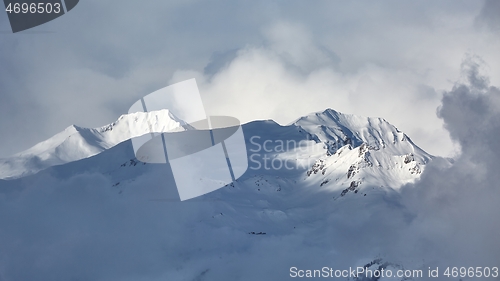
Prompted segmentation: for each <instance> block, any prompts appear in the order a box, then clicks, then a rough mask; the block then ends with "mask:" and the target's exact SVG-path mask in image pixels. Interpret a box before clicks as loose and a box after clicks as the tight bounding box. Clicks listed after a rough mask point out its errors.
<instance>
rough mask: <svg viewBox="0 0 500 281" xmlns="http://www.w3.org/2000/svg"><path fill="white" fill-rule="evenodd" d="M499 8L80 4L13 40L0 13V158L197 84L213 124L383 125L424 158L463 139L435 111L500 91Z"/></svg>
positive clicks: (93, 0) (456, 4)
mask: <svg viewBox="0 0 500 281" xmlns="http://www.w3.org/2000/svg"><path fill="white" fill-rule="evenodd" d="M498 14H500V4H499V2H498V1H494V0H489V1H439V2H438V1H434V2H418V1H377V2H373V1H364V2H355V3H351V2H345V1H316V2H314V3H311V2H309V1H239V2H234V1H216V2H207V1H194V0H193V1H147V2H144V1H141V2H139V1H120V4H119V5H118V4H117V3H116V2H112V1H97V0H82V1H80V3H79V4H78V6H76V7H75V8H74V9H73V10H72V11H71V12H69V13H68V14H66V15H65V16H63V17H60V18H58V19H56V20H53V21H51V22H49V23H47V24H44V25H41V26H38V27H35V28H33V29H30V30H27V31H24V32H20V33H16V34H12V33H11V31H10V26H9V24H8V20H7V16H6V13H0V132H1V136H0V157H7V156H10V155H12V154H15V153H17V152H20V151H23V150H25V149H27V148H29V147H31V146H32V145H34V144H36V143H38V142H40V141H43V140H45V139H47V138H49V137H51V136H53V135H54V134H56V133H58V132H60V131H62V130H64V129H65V128H66V127H68V126H70V125H72V124H76V125H78V126H82V127H100V126H103V125H106V124H108V123H111V122H113V121H115V120H116V119H118V117H119V116H120V115H122V114H125V113H127V112H128V109H129V107H130V106H131V105H132V104H133V103H134V102H135V101H136V100H138V99H140V98H141V97H142V96H144V95H147V94H149V93H151V92H153V91H155V90H157V89H160V88H162V87H165V86H167V85H169V84H172V83H175V82H179V81H182V80H185V79H189V78H196V80H197V82H198V86H199V88H200V92H201V94H202V97H203V101H204V103H205V107H206V111H207V113H208V114H213V115H230V116H234V117H237V118H238V119H239V120H240V121H241V122H242V123H246V122H249V121H252V120H257V119H273V120H276V121H277V122H278V123H280V124H283V125H285V124H288V123H290V122H293V121H294V120H295V119H298V118H299V117H301V116H303V115H306V114H309V113H311V112H314V111H322V110H324V109H326V108H332V109H335V110H337V111H340V112H343V113H351V114H357V115H364V116H374V117H383V118H385V119H386V120H388V121H389V122H390V123H392V124H393V125H395V126H396V127H398V128H399V129H400V130H402V131H404V132H405V133H407V134H408V135H409V136H410V137H411V138H412V140H413V141H414V142H415V143H416V144H417V145H419V146H420V147H422V148H423V149H424V150H426V151H427V152H429V153H431V154H434V155H439V156H449V157H456V156H457V155H459V153H460V151H461V143H460V142H459V141H457V140H456V139H453V138H452V137H450V133H449V131H448V130H446V129H445V128H444V124H445V121H444V119H443V118H440V116H439V115H438V112H439V108H440V106H442V105H441V100H442V98H443V95H444V94H445V93H446V92H447V91H449V89H450V88H452V87H453V86H454V85H456V84H457V83H460V82H461V81H462V82H463V81H468V74H467V72H464V71H463V69H464V68H463V67H462V66H463V64H464V62H467V61H469V60H470V59H471V58H474V60H477V61H481V63H480V66H481V67H479V68H478V70H477V71H478V72H480V73H481V75H485V76H486V77H489V82H490V83H491V85H500V64H499V62H500V52H498V50H499V49H500V19H499V18H498V16H497V15H498Z"/></svg>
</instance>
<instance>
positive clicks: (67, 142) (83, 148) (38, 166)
mask: <svg viewBox="0 0 500 281" xmlns="http://www.w3.org/2000/svg"><path fill="white" fill-rule="evenodd" d="M184 125H186V123H185V122H184V121H182V120H180V119H179V118H177V117H176V116H174V115H173V114H172V113H171V112H169V111H168V110H166V109H165V110H160V111H153V112H146V113H144V112H137V113H133V114H127V115H122V116H120V118H118V120H117V121H116V122H114V123H111V124H109V125H106V126H104V127H100V128H94V129H90V128H82V127H79V126H75V125H72V126H69V127H68V128H66V129H65V130H64V131H62V132H60V133H59V134H57V135H55V136H53V137H51V138H50V139H48V140H46V141H43V142H41V143H39V144H37V145H35V146H33V147H31V148H30V149H28V150H25V151H23V152H20V153H17V154H15V155H13V156H12V157H9V158H4V159H1V158H0V179H12V178H18V177H22V176H27V175H30V174H34V173H37V172H39V171H41V170H44V169H46V168H48V167H51V166H55V165H62V164H65V163H69V162H73V161H77V160H80V159H84V158H88V157H91V156H94V155H96V154H99V153H101V152H103V151H104V150H106V149H109V148H111V147H114V146H115V145H117V144H119V143H121V142H124V141H126V140H129V139H131V138H133V137H138V136H142V135H144V134H147V133H149V132H150V131H153V132H165V131H171V130H174V129H176V128H182V126H184Z"/></svg>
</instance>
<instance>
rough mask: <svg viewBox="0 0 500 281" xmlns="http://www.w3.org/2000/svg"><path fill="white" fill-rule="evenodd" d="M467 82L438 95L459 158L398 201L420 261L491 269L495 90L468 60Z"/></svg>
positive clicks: (498, 130) (494, 250) (496, 251)
mask: <svg viewBox="0 0 500 281" xmlns="http://www.w3.org/2000/svg"><path fill="white" fill-rule="evenodd" d="M462 66H463V67H462V69H463V71H464V74H466V77H467V80H466V81H463V83H457V84H456V85H455V86H454V87H453V89H452V90H451V91H448V92H446V93H445V94H444V96H443V99H442V106H441V107H440V109H439V116H440V117H441V118H442V119H443V120H444V122H445V127H446V129H447V130H448V131H449V132H450V135H451V137H452V139H453V140H454V141H456V142H458V143H459V145H460V147H461V148H462V149H461V151H462V152H461V154H460V156H459V157H458V158H457V159H456V160H455V162H454V164H453V165H452V166H451V167H450V168H443V167H439V166H438V165H434V166H433V165H431V166H430V167H428V168H427V169H426V171H425V173H424V174H423V176H422V179H421V180H420V181H419V182H418V183H416V184H415V185H413V186H407V187H406V188H405V189H404V196H403V198H404V202H405V204H406V206H408V208H409V209H410V210H411V211H412V212H414V213H415V214H416V215H417V216H416V218H415V220H414V221H413V222H412V223H411V224H410V227H409V229H408V230H409V232H414V233H413V234H410V233H408V234H409V237H412V236H413V235H415V236H416V237H415V239H416V238H417V237H418V239H420V240H421V243H418V241H416V240H414V241H413V243H411V244H412V245H414V246H415V249H418V247H419V246H421V245H422V243H425V244H426V247H425V248H422V249H425V250H427V249H431V250H430V251H429V252H427V253H425V252H421V253H419V255H420V256H423V257H426V258H427V259H428V260H432V259H434V260H437V261H438V262H439V264H441V265H443V266H444V265H446V264H448V265H450V266H451V265H452V264H462V265H467V266H469V265H470V266H480V265H482V266H494V263H495V261H498V260H499V259H500V246H499V244H498V239H497V238H496V237H498V235H500V226H499V222H500V220H499V217H498V213H499V211H500V209H499V207H498V206H499V205H498V199H499V198H500V189H499V188H498V187H499V186H498V183H499V182H500V177H499V175H498V167H499V162H498V159H500V153H499V152H498V149H497V144H496V143H497V141H498V138H499V137H500V90H499V89H498V88H497V87H494V86H489V84H488V82H487V81H488V78H487V77H485V76H482V75H481V74H480V73H479V72H478V69H479V68H480V66H481V60H480V58H478V57H475V56H469V57H468V58H466V60H464V63H463V64H462Z"/></svg>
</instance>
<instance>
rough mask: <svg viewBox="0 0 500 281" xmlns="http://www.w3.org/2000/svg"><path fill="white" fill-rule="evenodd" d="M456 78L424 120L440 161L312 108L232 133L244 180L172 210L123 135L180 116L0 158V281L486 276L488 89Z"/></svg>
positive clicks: (387, 134)
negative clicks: (448, 151)
mask: <svg viewBox="0 0 500 281" xmlns="http://www.w3.org/2000/svg"><path fill="white" fill-rule="evenodd" d="M470 68H471V71H470V73H472V74H471V75H472V76H471V79H469V80H468V81H467V82H466V83H464V84H457V85H456V86H455V87H453V89H452V90H451V91H449V92H447V93H445V95H444V98H443V101H442V102H443V105H442V107H441V108H440V109H439V114H440V116H441V118H443V120H444V121H445V123H446V126H447V128H448V130H449V131H450V134H451V136H452V137H453V138H454V139H455V140H456V141H457V142H459V144H460V145H461V146H462V154H461V155H460V156H459V157H457V158H456V159H454V160H453V161H450V160H449V159H444V158H439V157H434V156H431V155H429V154H428V153H426V152H425V151H423V150H422V149H420V148H419V147H418V146H417V145H416V144H415V143H413V142H412V140H411V139H410V137H409V136H407V135H406V134H404V133H403V132H400V131H399V130H398V129H397V128H396V127H394V126H392V125H391V124H390V123H388V122H387V121H385V120H384V119H382V118H367V117H360V116H355V115H349V114H342V113H339V112H337V111H335V110H333V109H327V110H325V111H321V112H316V113H312V114H309V115H307V116H304V117H300V118H298V119H297V120H296V121H295V122H292V123H291V124H289V125H286V126H281V125H279V124H277V123H275V122H274V121H272V120H267V121H254V122H250V123H247V124H244V125H242V127H243V132H244V135H245V141H246V144H247V153H248V161H249V162H248V170H247V172H246V173H245V174H244V175H243V176H242V177H241V178H239V179H238V180H237V181H236V182H234V183H232V184H230V185H227V186H225V187H223V188H221V189H219V190H216V191H214V192H212V193H209V194H206V195H203V196H201V197H198V198H194V199H191V200H188V201H184V202H181V201H180V200H179V197H178V194H177V190H176V187H175V182H174V180H173V175H172V173H171V171H170V167H169V165H168V164H146V163H142V162H140V161H137V160H136V159H135V157H134V152H133V149H132V145H131V142H130V141H128V140H127V139H128V138H130V134H129V133H127V132H126V131H127V130H128V128H127V126H128V124H129V122H136V121H135V120H138V121H137V123H136V124H137V131H136V133H137V134H140V133H141V130H145V129H144V128H145V127H144V124H147V123H148V120H149V122H151V121H156V120H158V122H157V123H155V124H156V125H155V126H158V127H159V128H160V127H162V128H163V127H169V128H175V127H178V126H180V125H181V124H182V120H176V119H175V116H172V115H169V114H168V111H159V112H151V113H149V114H142V115H137V114H136V115H134V114H132V115H124V116H122V117H120V119H119V120H118V121H117V122H115V123H113V124H111V125H108V126H104V127H102V128H98V129H85V128H80V127H76V126H73V127H70V128H68V129H66V130H65V131H64V132H62V133H60V134H58V135H56V136H55V137H53V138H51V139H49V140H48V141H46V142H42V143H40V144H38V145H36V146H35V147H33V148H31V149H29V150H27V151H25V152H22V153H19V154H17V155H14V156H12V157H10V158H7V159H2V160H1V161H2V162H1V163H2V166H1V167H2V168H1V171H2V177H3V179H2V180H0V224H1V225H2V227H1V228H0V249H1V251H0V261H1V263H0V264H1V265H2V267H1V268H0V280H288V279H290V276H291V275H290V274H291V272H290V268H292V267H296V268H297V269H321V268H322V267H331V268H333V269H339V270H344V269H348V268H349V267H356V266H368V267H370V268H384V269H393V270H394V271H395V270H397V269H410V270H413V269H415V270H423V272H424V273H425V275H424V276H423V277H422V278H414V279H413V280H426V279H432V278H428V276H427V275H426V274H427V270H428V268H429V267H432V268H435V267H437V266H439V267H440V268H441V269H442V270H444V269H445V268H446V266H482V267H486V266H488V267H494V266H498V265H499V264H498V261H499V260H500V248H499V244H498V235H499V234H500V229H499V221H498V216H496V214H498V211H499V207H498V204H497V202H498V198H500V197H499V190H498V182H499V181H500V179H499V178H498V172H497V171H498V162H497V161H498V159H499V157H498V155H497V154H498V152H497V150H496V149H495V143H494V140H495V139H496V137H498V132H500V130H499V128H498V126H499V125H498V124H500V123H499V122H497V121H498V120H500V119H499V116H500V106H499V105H500V103H499V100H500V91H499V90H498V88H496V87H492V86H489V85H488V83H487V80H484V79H482V78H484V77H481V76H478V74H477V73H476V74H474V71H473V70H474V65H473V64H472V65H470ZM485 83H486V84H485ZM157 117H158V119H156V118H157ZM136 118H138V119H136ZM141 118H143V119H141ZM125 124H126V125H125ZM125 128H127V130H126V129H125ZM142 132H144V131H142ZM32 159H38V160H36V161H35V160H32ZM33 162H35V164H36V165H32V164H31V163H33ZM12 163H16V164H12ZM34 167H35V168H34ZM344 279H347V278H344ZM491 279H492V280H498V278H491ZM351 280H368V279H362V278H358V279H355V278H351ZM369 280H382V279H377V278H375V279H373V278H372V279H369ZM394 280H411V278H408V279H404V278H399V279H397V278H395V279H394ZM450 280H451V279H450ZM457 280H458V279H457ZM463 280H468V279H467V278H463Z"/></svg>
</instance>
